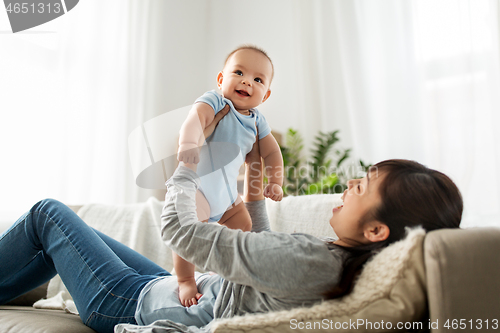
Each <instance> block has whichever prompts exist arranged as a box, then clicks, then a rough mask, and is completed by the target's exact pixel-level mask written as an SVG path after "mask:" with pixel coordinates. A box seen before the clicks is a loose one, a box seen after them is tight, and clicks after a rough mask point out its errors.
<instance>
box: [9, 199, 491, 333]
mask: <svg viewBox="0 0 500 333" xmlns="http://www.w3.org/2000/svg"><path fill="white" fill-rule="evenodd" d="M338 200H339V198H338V196H335V195H317V196H308V197H297V198H291V197H289V198H286V199H284V200H283V201H282V202H281V203H274V202H270V201H269V202H268V204H267V207H268V214H269V216H270V219H271V226H272V229H273V230H277V231H283V232H308V233H312V234H316V235H318V236H319V235H325V234H327V235H329V236H334V235H332V233H331V231H329V227H328V223H327V221H328V217H329V214H330V209H331V208H330V207H332V205H334V204H336V203H338ZM159 210H161V203H160V202H157V201H152V202H149V203H147V204H145V205H143V206H141V205H127V206H103V205H89V206H84V207H82V209H81V210H80V215H81V216H82V218H83V219H84V220H85V221H86V222H87V223H89V224H90V225H92V226H94V227H95V228H98V229H102V230H103V231H104V232H108V233H109V232H110V231H111V232H112V231H113V230H118V229H120V226H116V223H118V222H117V221H121V220H123V219H124V216H127V217H132V218H133V219H137V220H148V218H145V217H144V216H145V213H144V212H148V213H147V214H150V215H151V217H150V219H152V220H151V221H153V220H154V222H151V221H150V222H148V223H149V224H148V227H151V223H153V224H157V223H159V221H158V220H155V219H156V218H157V217H155V215H157V214H158V213H159ZM106 211H109V214H103V212H106ZM138 211H141V213H137V212H138ZM103 216H104V217H103ZM106 216H112V217H113V218H115V219H116V220H115V221H110V222H109V223H108V222H105V221H106ZM158 216H159V214H158ZM103 221H104V222H103ZM125 223H128V222H125ZM106 224H107V226H106ZM144 229H148V230H149V229H152V232H154V233H157V229H156V227H155V228H147V227H145V228H144ZM111 236H114V235H111ZM127 237H128V238H127V239H125V238H123V237H122V238H120V236H119V235H118V236H117V237H115V238H117V239H119V240H121V241H123V242H124V243H130V244H129V246H131V247H138V250H141V246H140V245H137V242H135V241H132V242H130V235H128V234H127ZM158 237H159V236H158ZM158 241H161V240H158ZM413 242H414V243H413V245H411V246H407V247H406V248H407V249H408V255H407V256H406V257H405V256H401V258H402V259H401V258H399V259H397V258H396V259H394V265H399V266H401V269H400V270H399V271H397V274H395V275H393V276H392V277H390V279H391V282H390V283H386V285H387V288H386V289H387V290H386V291H383V292H380V293H378V294H377V293H375V294H373V293H372V295H371V296H370V297H371V298H370V299H368V300H363V297H365V295H364V294H363V292H359V291H356V290H355V291H356V292H353V293H354V294H355V295H354V298H356V297H357V300H355V301H354V302H358V303H356V304H357V305H356V306H352V304H353V299H342V300H336V301H334V302H325V303H323V304H320V305H318V306H317V307H313V308H310V309H297V310H293V311H288V312H280V313H270V314H265V315H256V316H247V317H240V318H232V319H230V320H222V321H220V322H216V324H215V325H214V326H213V331H215V332H255V333H257V332H325V331H328V330H335V331H339V332H362V331H373V332H375V331H388V330H389V329H388V328H389V325H390V327H391V328H393V329H395V328H398V327H399V328H400V331H412V332H413V331H421V332H425V331H432V332H445V331H450V330H452V329H454V328H455V329H457V330H460V331H465V332H471V331H478V332H482V331H484V332H489V331H500V322H499V320H500V301H499V295H500V265H499V264H498V259H499V255H498V254H499V253H500V228H473V229H464V230H441V231H435V232H431V233H429V234H427V235H425V237H424V235H422V236H421V237H414V240H413ZM154 246H158V245H154ZM398 251H399V252H404V251H407V250H405V249H404V248H403V250H398ZM143 252H144V254H145V255H146V256H148V257H150V258H151V257H152V259H155V260H156V261H161V264H162V265H163V266H166V268H167V269H168V268H170V267H168V266H169V265H170V261H169V260H170V259H169V256H170V253H168V249H166V248H160V249H158V251H156V252H161V253H159V254H158V253H156V254H151V253H149V252H148V250H143ZM393 252H394V251H393ZM396 252H397V251H396ZM155 256H157V257H155ZM163 257H165V258H166V259H165V260H164V261H162V260H163V259H162V258H163ZM388 258H389V259H390V257H388ZM405 258H406V259H405ZM386 259H387V258H386ZM398 260H400V261H401V262H399V261H398ZM374 261H375V260H374ZM386 261H387V260H386ZM372 266H374V267H371V269H375V270H376V269H377V267H376V266H377V264H376V263H375V264H373V265H372ZM379 268H380V267H379ZM363 274H365V272H364V273H363ZM363 274H362V276H361V277H360V281H361V280H362V279H363V277H364V279H365V282H364V283H365V285H366V281H368V282H369V281H370V279H371V277H370V276H364V275H363ZM367 274H368V273H367ZM365 275H366V274H365ZM387 279H389V278H387ZM375 281H376V280H375ZM384 281H385V280H384ZM360 284H361V283H360ZM51 285H56V286H57V281H56V282H52V283H51ZM368 286H369V284H368ZM46 288H47V285H45V286H43V287H40V288H38V289H36V290H34V291H32V292H30V293H28V294H26V295H24V296H22V297H21V298H19V299H17V300H16V301H14V302H13V303H12V304H10V305H3V306H0V333H24V332H26V333H49V332H51V333H55V332H64V333H80V332H81V333H85V332H94V331H93V330H91V329H90V328H88V327H86V326H85V325H83V324H82V322H81V321H80V318H79V317H78V316H75V315H72V314H68V313H65V312H64V311H62V310H41V309H34V308H33V307H31V305H32V304H33V302H34V301H36V300H37V299H40V298H42V297H45V295H46ZM375 289H376V288H375ZM54 292H55V291H52V293H54ZM368 298H369V297H368ZM346 304H347V305H346ZM349 304H350V305H349ZM349 323H350V324H349ZM356 323H357V324H360V323H361V324H362V325H361V326H359V325H358V326H356ZM363 323H364V325H363ZM368 323H371V326H367V324H368ZM398 324H400V325H399V326H397V325H398ZM480 327H481V328H480Z"/></svg>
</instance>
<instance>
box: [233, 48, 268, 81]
mask: <svg viewBox="0 0 500 333" xmlns="http://www.w3.org/2000/svg"><path fill="white" fill-rule="evenodd" d="M240 50H254V51H257V52H259V53H261V54H262V55H264V56H265V57H266V58H267V59H268V60H269V62H270V63H271V68H272V74H271V80H270V81H272V80H273V77H274V65H273V61H272V60H271V58H270V57H269V55H268V54H267V52H266V51H264V50H263V49H262V48H260V47H258V46H256V45H253V44H244V45H241V46H238V47H237V48H236V49H234V50H233V51H231V53H229V54H228V55H227V57H226V61H224V66H226V64H227V62H228V60H229V59H230V58H231V56H232V55H233V54H235V53H236V52H238V51H240Z"/></svg>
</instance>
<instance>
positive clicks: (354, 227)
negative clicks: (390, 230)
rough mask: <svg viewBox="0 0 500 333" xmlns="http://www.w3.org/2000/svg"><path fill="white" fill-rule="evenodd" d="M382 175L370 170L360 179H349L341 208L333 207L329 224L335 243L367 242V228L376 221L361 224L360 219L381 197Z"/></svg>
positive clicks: (353, 244)
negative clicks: (335, 237)
mask: <svg viewBox="0 0 500 333" xmlns="http://www.w3.org/2000/svg"><path fill="white" fill-rule="evenodd" d="M381 180H382V175H381V174H379V172H378V171H371V172H369V173H368V174H367V176H366V177H364V178H362V179H353V180H350V181H349V182H348V183H347V184H348V189H347V190H345V191H344V195H343V196H342V199H343V201H344V204H343V207H342V208H334V209H333V216H332V218H331V219H330V225H331V226H332V228H333V230H334V231H335V233H336V235H337V237H338V240H337V241H336V242H335V244H338V245H343V246H358V245H362V244H369V243H370V242H371V241H370V240H369V239H368V238H367V234H366V232H367V228H369V227H374V226H375V223H376V221H370V220H371V219H370V218H368V220H367V221H368V222H367V223H365V224H364V225H361V221H362V220H363V218H364V217H365V216H366V214H367V213H368V212H370V211H372V209H374V208H376V207H378V206H379V205H380V204H381V202H382V198H381V197H380V193H379V186H380V183H381Z"/></svg>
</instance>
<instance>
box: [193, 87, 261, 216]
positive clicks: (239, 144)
mask: <svg viewBox="0 0 500 333" xmlns="http://www.w3.org/2000/svg"><path fill="white" fill-rule="evenodd" d="M198 102H203V103H206V104H208V105H210V106H211V107H212V108H213V109H214V112H215V114H217V113H218V112H219V111H220V110H222V109H223V108H224V106H226V104H229V106H230V108H231V110H230V111H229V113H228V114H227V115H226V116H225V117H224V118H222V120H221V121H220V122H219V124H218V125H217V127H216V129H215V131H214V132H213V133H212V135H210V136H209V137H208V138H207V139H206V140H205V144H204V145H203V147H202V148H201V151H200V162H199V164H198V167H197V173H198V176H200V180H201V187H200V190H201V192H202V193H203V194H204V195H205V197H206V199H207V201H208V203H209V204H210V218H209V222H216V221H219V220H220V219H221V217H222V215H223V214H224V213H225V212H226V210H227V209H228V208H229V207H230V206H231V205H232V204H233V203H234V202H235V201H236V199H237V197H238V188H237V177H238V174H239V170H240V167H241V165H242V164H243V163H244V162H245V156H246V155H247V154H248V153H249V152H250V151H251V150H252V146H253V144H254V143H255V137H256V135H257V128H258V129H259V140H260V139H262V138H264V137H266V136H267V135H269V134H270V133H271V128H270V127H269V125H268V123H267V121H266V119H265V118H264V116H263V115H262V114H261V113H260V112H259V111H258V110H257V109H251V110H250V115H248V116H245V115H242V114H241V113H239V112H238V111H236V109H235V108H234V106H233V103H232V102H231V101H230V100H228V99H227V98H224V97H223V96H221V95H220V94H219V93H218V92H216V91H215V90H212V91H209V92H207V93H205V94H204V95H203V96H201V97H200V98H198V99H197V100H196V101H195V103H198Z"/></svg>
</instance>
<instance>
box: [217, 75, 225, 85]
mask: <svg viewBox="0 0 500 333" xmlns="http://www.w3.org/2000/svg"><path fill="white" fill-rule="evenodd" d="M223 79H224V73H222V71H220V72H219V74H217V87H219V89H220V86H221V85H222V80H223Z"/></svg>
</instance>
